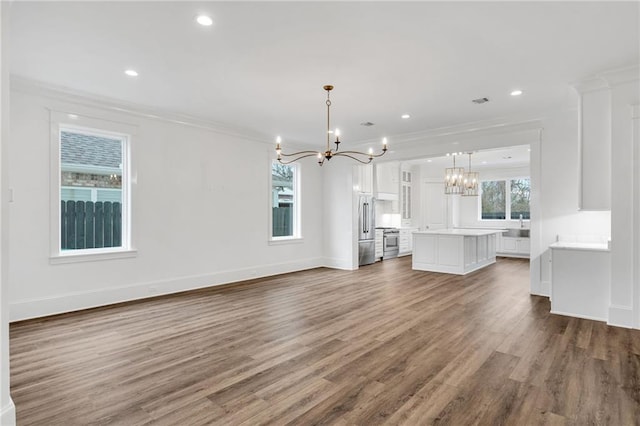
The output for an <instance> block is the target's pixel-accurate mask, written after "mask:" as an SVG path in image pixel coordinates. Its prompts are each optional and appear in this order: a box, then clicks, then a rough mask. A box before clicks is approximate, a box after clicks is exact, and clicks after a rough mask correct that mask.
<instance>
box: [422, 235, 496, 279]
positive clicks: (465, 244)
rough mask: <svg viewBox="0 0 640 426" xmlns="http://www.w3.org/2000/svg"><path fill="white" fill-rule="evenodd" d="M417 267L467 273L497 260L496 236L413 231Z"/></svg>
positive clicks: (434, 270)
mask: <svg viewBox="0 0 640 426" xmlns="http://www.w3.org/2000/svg"><path fill="white" fill-rule="evenodd" d="M413 237H414V238H413V266H412V267H413V269H414V270H418V271H430V272H442V273H446V274H457V275H465V274H468V273H470V272H473V271H477V270H478V269H481V268H484V267H485V266H488V265H491V264H493V263H495V262H496V235H495V234H488V235H447V234H435V233H429V234H427V233H424V232H422V233H421V232H417V233H415V234H413Z"/></svg>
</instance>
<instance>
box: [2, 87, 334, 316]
mask: <svg viewBox="0 0 640 426" xmlns="http://www.w3.org/2000/svg"><path fill="white" fill-rule="evenodd" d="M12 89H13V90H12V94H11V95H12V96H11V140H10V143H9V155H10V165H9V185H10V187H11V189H12V191H13V197H14V202H13V203H11V210H10V214H11V226H10V229H9V239H10V244H11V252H10V256H9V264H10V271H9V299H10V305H11V306H10V307H11V320H19V319H24V318H30V317H37V316H42V315H48V314H53V313H57V312H65V311H70V310H76V309H82V308H87V307H90V306H97V305H103V304H108V303H113V302H118V301H123V300H131V299H135V298H142V297H148V296H153V295H156V294H163V293H170V292H175V291H181V290H187V289H193V288H198V287H206V286H211V285H216V284H222V283H228V282H233V281H239V280H243V279H249V278H254V277H260V276H266V275H273V274H278V273H283V272H289V271H295V270H300V269H305V268H311V267H317V266H320V265H322V264H323V233H322V230H323V216H322V206H323V202H322V196H321V194H322V193H323V181H322V171H321V169H320V168H319V167H318V166H317V165H316V163H315V162H314V161H310V162H302V163H301V164H300V167H301V172H302V176H301V181H302V200H301V202H302V235H303V237H304V239H303V240H301V241H299V242H296V243H289V244H273V245H270V244H269V242H268V235H269V227H270V224H269V208H270V205H269V202H270V188H269V174H270V158H271V157H272V155H273V152H272V151H273V146H272V144H270V143H269V144H264V143H260V142H258V141H255V140H250V139H248V138H243V137H240V136H232V135H229V134H223V133H221V132H218V131H216V130H215V129H213V128H205V127H203V126H193V125H185V124H179V123H176V122H172V121H170V120H164V119H156V118H149V117H146V116H143V115H139V114H137V113H135V112H130V113H123V112H115V111H112V110H110V109H109V108H108V105H104V104H99V105H101V106H99V107H97V106H96V104H94V103H92V102H91V100H87V99H83V98H78V97H75V96H68V95H63V94H59V93H54V92H52V91H47V90H42V89H38V88H29V87H24V85H22V84H21V85H12ZM49 110H55V111H61V112H67V113H75V114H78V115H80V116H88V117H93V118H99V119H102V120H110V121H113V122H120V123H127V124H129V125H134V126H136V127H137V132H136V135H134V137H133V138H132V141H131V150H132V169H133V173H132V174H133V177H134V179H135V180H136V182H137V183H134V184H133V187H132V216H133V219H132V222H133V223H132V229H133V245H134V248H135V249H137V251H138V255H137V257H135V258H127V259H118V260H108V261H96V262H82V263H73V264H55V265H52V264H50V262H49V254H50V252H49V196H50V194H49V191H50V189H49V180H50V175H49V161H50V158H49V131H50V123H49Z"/></svg>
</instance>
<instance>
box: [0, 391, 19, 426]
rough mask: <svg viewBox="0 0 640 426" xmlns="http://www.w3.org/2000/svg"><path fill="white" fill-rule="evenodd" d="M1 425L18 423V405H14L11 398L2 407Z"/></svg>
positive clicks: (7, 425) (0, 413)
mask: <svg viewBox="0 0 640 426" xmlns="http://www.w3.org/2000/svg"><path fill="white" fill-rule="evenodd" d="M0 425H1V426H15V425H16V406H15V405H13V401H12V400H11V398H9V403H8V404H6V405H5V406H4V407H2V409H1V410H0Z"/></svg>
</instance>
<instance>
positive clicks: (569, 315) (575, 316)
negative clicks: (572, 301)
mask: <svg viewBox="0 0 640 426" xmlns="http://www.w3.org/2000/svg"><path fill="white" fill-rule="evenodd" d="M551 313H552V314H556V315H563V316H565V317H574V318H582V319H588V320H593V321H601V322H607V319H606V318H598V317H592V316H590V315H577V314H571V313H567V312H561V311H554V310H551Z"/></svg>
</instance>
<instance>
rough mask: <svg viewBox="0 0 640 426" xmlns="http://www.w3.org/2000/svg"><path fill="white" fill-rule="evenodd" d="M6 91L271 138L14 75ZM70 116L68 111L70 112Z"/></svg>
mask: <svg viewBox="0 0 640 426" xmlns="http://www.w3.org/2000/svg"><path fill="white" fill-rule="evenodd" d="M10 90H15V91H17V92H21V93H25V94H30V95H38V96H44V97H47V98H50V99H53V100H57V101H63V102H69V103H74V104H76V105H80V106H83V107H88V108H93V109H98V110H103V111H109V112H113V113H117V114H127V115H130V116H135V117H139V118H146V119H151V120H159V121H164V122H167V123H172V124H179V125H184V126H189V127H195V128H199V129H204V130H208V131H212V132H215V133H219V134H223V135H227V136H233V137H239V138H243V139H248V140H250V141H253V142H259V143H263V144H267V145H271V144H272V142H271V139H272V138H271V136H267V135H265V134H262V133H259V132H255V131H252V130H249V129H244V128H237V127H231V126H226V125H223V124H221V123H218V122H215V121H212V120H208V119H206V118H202V117H195V116H191V115H186V114H179V113H174V112H171V111H167V110H163V109H160V108H154V107H150V106H146V105H140V104H135V103H130V102H124V101H119V100H116V99H113V98H109V97H104V96H99V95H94V94H91V93H87V92H82V91H78V90H74V89H71V88H68V87H61V86H55V85H51V84H47V83H44V82H41V81H37V80H31V79H27V78H23V77H19V76H16V75H12V76H11V80H10ZM70 112H71V111H70Z"/></svg>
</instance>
